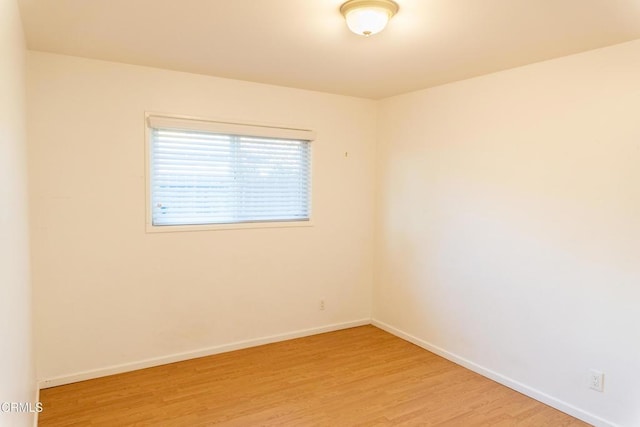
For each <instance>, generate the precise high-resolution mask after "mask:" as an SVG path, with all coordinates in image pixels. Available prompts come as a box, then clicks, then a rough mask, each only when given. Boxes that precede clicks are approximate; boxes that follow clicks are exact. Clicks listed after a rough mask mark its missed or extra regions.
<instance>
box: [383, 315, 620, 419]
mask: <svg viewBox="0 0 640 427" xmlns="http://www.w3.org/2000/svg"><path fill="white" fill-rule="evenodd" d="M371 324H372V325H373V326H376V327H378V328H380V329H382V330H384V331H387V332H389V333H390V334H393V335H395V336H397V337H398V338H402V339H403V340H405V341H409V342H410V343H413V344H415V345H417V346H419V347H422V348H424V349H425V350H428V351H430V352H432V353H435V354H437V355H438V356H441V357H444V358H445V359H447V360H450V361H451V362H453V363H456V364H458V365H460V366H463V367H465V368H467V369H469V370H471V371H473V372H476V373H478V374H480V375H482V376H484V377H487V378H489V379H491V380H493V381H495V382H497V383H500V384H502V385H504V386H507V387H509V388H511V389H513V390H515V391H517V392H520V393H522V394H524V395H526V396H529V397H531V398H532V399H535V400H537V401H539V402H542V403H544V404H546V405H549V406H551V407H552V408H555V409H557V410H559V411H562V412H564V413H566V414H569V415H571V416H573V417H575V418H578V419H580V420H582V421H584V422H586V423H589V424H592V425H594V426H597V427H620V426H618V425H617V424H615V423H612V422H610V421H607V420H605V419H603V418H600V417H598V416H596V415H593V414H591V413H589V412H586V411H584V410H582V409H580V408H577V407H575V406H573V405H570V404H569V403H566V402H563V401H562V400H559V399H556V398H555V397H553V396H550V395H548V394H546V393H543V392H542V391H540V390H537V389H535V388H533V387H530V386H528V385H526V384H523V383H521V382H518V381H516V380H514V379H511V378H509V377H506V376H504V375H502V374H500V373H498V372H495V371H492V370H491V369H487V368H485V367H482V366H480V365H478V364H476V363H474V362H472V361H470V360H468V359H465V358H463V357H460V356H458V355H456V354H454V353H451V352H449V351H447V350H445V349H443V348H440V347H438V346H435V345H433V344H431V343H428V342H426V341H424V340H421V339H420V338H417V337H414V336H413V335H410V334H408V333H406V332H404V331H401V330H400V329H397V328H394V327H393V326H391V325H388V324H386V323H384V322H381V321H379V320H375V319H372V320H371Z"/></svg>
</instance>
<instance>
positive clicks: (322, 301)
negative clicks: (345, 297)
mask: <svg viewBox="0 0 640 427" xmlns="http://www.w3.org/2000/svg"><path fill="white" fill-rule="evenodd" d="M320 310H324V299H321V300H320Z"/></svg>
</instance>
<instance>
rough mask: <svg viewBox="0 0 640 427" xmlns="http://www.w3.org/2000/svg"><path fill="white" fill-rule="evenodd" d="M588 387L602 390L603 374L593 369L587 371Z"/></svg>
mask: <svg viewBox="0 0 640 427" xmlns="http://www.w3.org/2000/svg"><path fill="white" fill-rule="evenodd" d="M589 388H590V389H592V390H595V391H599V392H603V391H604V374H603V373H602V372H600V371H596V370H595V369H591V370H590V371H589Z"/></svg>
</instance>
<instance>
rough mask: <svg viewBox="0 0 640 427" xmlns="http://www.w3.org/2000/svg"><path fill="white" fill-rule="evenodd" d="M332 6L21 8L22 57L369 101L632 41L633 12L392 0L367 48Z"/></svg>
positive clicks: (335, 0)
mask: <svg viewBox="0 0 640 427" xmlns="http://www.w3.org/2000/svg"><path fill="white" fill-rule="evenodd" d="M342 2H343V0H20V7H21V12H22V17H23V21H24V27H25V33H26V38H27V44H28V47H29V48H30V49H32V50H38V51H45V52H55V53H61V54H66V55H75V56H83V57H87V58H95V59H102V60H108V61H116V62H124V63H129V64H138V65H146V66H152V67H160V68H166V69H172V70H180V71H187V72H191V73H199V74H208V75H213V76H219V77H228V78H233V79H239V80H248V81H254V82H261V83H269V84H275V85H280V86H290V87H296V88H303V89H310V90H316V91H323V92H330V93H338V94H343V95H353V96H359V97H365V98H373V99H379V98H384V97H388V96H391V95H396V94H400V93H404V92H409V91H412V90H416V89H423V88H427V87H430V86H435V85H439V84H443V83H448V82H452V81H456V80H461V79H465V78H469V77H473V76H477V75H481V74H487V73H491V72H495V71H499V70H504V69H507V68H512V67H517V66H520V65H525V64H530V63H533V62H538V61H543V60H547V59H552V58H556V57H560V56H565V55H568V54H572V53H577V52H582V51H586V50H590V49H595V48H599V47H603V46H608V45H612V44H616V43H621V42H625V41H628V40H632V39H636V38H640V0H396V2H397V3H398V4H399V5H400V11H399V13H398V14H397V15H396V16H395V17H394V18H393V19H392V20H391V21H390V23H389V26H388V27H387V29H386V30H385V31H383V32H382V33H380V34H377V35H375V36H372V37H370V38H364V37H361V36H357V35H355V34H352V33H351V32H349V30H348V29H347V27H346V25H345V22H344V19H343V18H342V16H341V15H340V13H339V8H340V5H341V3H342Z"/></svg>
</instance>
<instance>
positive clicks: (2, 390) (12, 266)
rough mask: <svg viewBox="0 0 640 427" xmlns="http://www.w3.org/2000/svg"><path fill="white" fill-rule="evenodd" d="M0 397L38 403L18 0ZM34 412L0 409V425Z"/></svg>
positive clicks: (0, 148) (0, 134)
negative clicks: (32, 335) (32, 332)
mask: <svg viewBox="0 0 640 427" xmlns="http://www.w3.org/2000/svg"><path fill="white" fill-rule="evenodd" d="M0 58H2V59H1V62H0V200H2V206H1V207H0V325H2V327H1V328H0V402H31V403H35V402H34V400H35V396H36V394H35V392H36V388H35V380H34V376H33V369H32V354H31V285H30V282H29V245H28V243H29V233H28V220H27V217H28V215H27V171H26V158H25V152H26V134H25V79H24V73H25V42H24V38H23V34H22V25H21V23H20V15H19V13H18V7H17V4H16V2H15V0H0ZM32 418H33V417H32V414H30V413H26V414H7V413H3V412H0V425H2V426H27V425H31V424H32V422H33V421H32Z"/></svg>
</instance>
